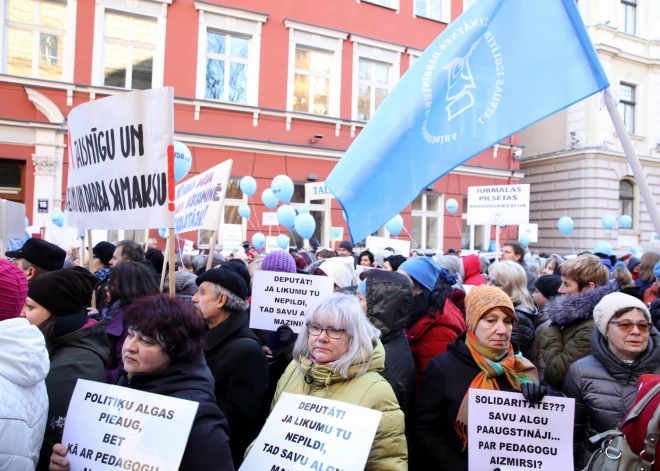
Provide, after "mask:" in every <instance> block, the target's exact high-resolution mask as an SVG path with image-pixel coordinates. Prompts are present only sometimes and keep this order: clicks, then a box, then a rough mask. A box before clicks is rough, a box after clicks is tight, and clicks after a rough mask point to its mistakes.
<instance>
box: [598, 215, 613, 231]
mask: <svg viewBox="0 0 660 471" xmlns="http://www.w3.org/2000/svg"><path fill="white" fill-rule="evenodd" d="M600 222H601V224H602V225H603V227H604V228H605V229H612V228H613V227H614V226H616V218H615V217H614V216H612V215H611V214H606V215H605V216H603V218H602V219H601V220H600Z"/></svg>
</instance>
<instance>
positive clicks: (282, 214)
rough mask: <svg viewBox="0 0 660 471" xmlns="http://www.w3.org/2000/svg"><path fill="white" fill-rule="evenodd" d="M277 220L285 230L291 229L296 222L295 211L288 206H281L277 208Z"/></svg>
mask: <svg viewBox="0 0 660 471" xmlns="http://www.w3.org/2000/svg"><path fill="white" fill-rule="evenodd" d="M277 220H278V221H279V223H280V224H282V225H283V226H284V227H286V228H287V229H291V228H292V227H293V224H294V223H295V222H296V210H295V209H293V208H292V207H291V206H289V205H288V204H283V205H282V206H280V207H279V208H277Z"/></svg>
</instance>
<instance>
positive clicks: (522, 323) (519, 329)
mask: <svg viewBox="0 0 660 471" xmlns="http://www.w3.org/2000/svg"><path fill="white" fill-rule="evenodd" d="M538 314H539V312H538V310H537V309H536V306H534V308H533V309H532V308H529V307H525V306H520V305H518V306H516V317H517V318H518V321H517V322H516V326H515V328H514V330H513V332H512V333H511V341H512V342H514V343H516V344H517V345H518V347H519V348H520V352H521V353H522V354H523V356H524V357H525V358H529V350H530V347H531V346H532V342H533V341H534V336H535V332H536V324H537V318H538Z"/></svg>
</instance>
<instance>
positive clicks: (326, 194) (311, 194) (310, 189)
mask: <svg viewBox="0 0 660 471" xmlns="http://www.w3.org/2000/svg"><path fill="white" fill-rule="evenodd" d="M333 198H334V196H332V193H330V190H329V189H328V188H327V187H326V186H325V182H313V183H305V201H307V202H309V201H313V200H330V199H333Z"/></svg>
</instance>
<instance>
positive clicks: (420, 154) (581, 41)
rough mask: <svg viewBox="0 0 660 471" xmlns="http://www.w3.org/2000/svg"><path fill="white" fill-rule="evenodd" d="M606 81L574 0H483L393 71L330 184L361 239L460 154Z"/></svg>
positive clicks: (486, 145) (504, 135)
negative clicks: (399, 71) (395, 76)
mask: <svg viewBox="0 0 660 471" xmlns="http://www.w3.org/2000/svg"><path fill="white" fill-rule="evenodd" d="M608 86H609V82H608V80H607V77H606V76H605V72H604V71H603V68H602V66H601V64H600V60H599V59H598V56H597V55H596V52H595V50H594V47H593V45H592V43H591V40H590V39H589V35H588V34H587V30H586V28H585V26H584V23H583V22H582V18H581V17H580V14H579V12H578V9H577V6H576V5H575V0H542V1H539V0H479V1H478V2H476V3H475V4H474V5H473V6H472V7H471V8H470V9H469V10H468V11H467V12H465V13H464V14H463V15H461V16H460V17H459V18H458V19H457V20H456V21H454V22H453V23H451V24H450V25H449V26H448V27H447V29H446V30H445V31H444V32H443V33H442V34H441V35H440V36H439V37H438V38H437V39H436V40H435V41H434V42H433V43H432V44H431V45H430V46H429V47H428V48H427V49H426V51H425V52H424V53H423V54H422V55H421V57H420V58H419V59H417V61H416V62H415V64H414V65H413V67H411V69H410V70H409V71H408V72H406V74H405V75H404V76H403V77H402V78H401V79H400V80H399V82H398V83H397V85H396V86H395V87H394V89H393V90H392V91H391V92H390V94H389V96H388V97H387V98H386V99H385V101H384V102H383V103H382V104H381V106H380V107H379V108H378V111H377V112H376V113H375V114H374V116H373V117H372V118H371V119H370V120H369V123H368V124H367V126H366V127H365V128H364V129H363V130H362V132H361V133H360V134H359V136H358V137H357V139H355V141H354V142H353V144H352V145H351V146H350V147H349V149H348V150H347V151H346V154H345V155H344V156H343V157H342V159H341V160H340V161H339V162H338V163H337V165H336V167H335V168H334V170H333V171H332V172H331V174H330V176H329V177H328V178H327V179H326V182H325V183H326V186H327V187H328V189H329V190H330V191H331V193H332V194H333V195H334V196H335V198H337V200H338V201H339V203H340V204H341V205H342V207H343V208H344V211H345V212H346V218H347V221H348V228H349V230H350V233H351V238H352V239H353V241H354V242H356V241H360V240H362V239H364V238H366V237H367V236H369V235H370V234H371V233H372V232H374V231H376V230H378V228H380V227H381V226H383V225H384V224H386V223H387V222H388V221H389V220H390V219H391V218H392V217H394V216H395V215H397V214H398V213H399V212H400V211H402V210H403V209H404V208H405V207H406V206H407V205H408V204H409V203H410V202H411V201H412V200H414V199H415V198H416V197H417V196H418V195H419V194H420V192H422V191H423V190H424V189H425V188H426V187H428V186H429V185H430V184H431V183H433V182H434V181H436V180H437V179H439V178H441V177H442V176H443V175H445V174H447V173H449V172H450V171H451V170H452V169H454V168H456V167H457V166H458V165H460V164H461V163H463V162H465V161H466V160H469V159H470V158H472V157H474V156H475V155H477V154H479V153H480V152H482V151H484V150H486V149H488V148H489V147H490V146H492V145H493V144H496V143H498V142H500V141H502V140H503V139H506V138H507V137H509V136H510V135H512V134H515V133H517V132H518V131H520V130H521V129H524V128H525V127H527V126H529V125H531V124H533V123H535V122H536V121H539V120H541V119H543V118H545V117H547V116H549V115H551V114H553V113H555V112H557V111H559V110H562V109H564V108H566V107H568V106H570V105H572V104H574V103H576V102H579V101H581V100H584V99H585V98H587V97H589V96H590V95H593V94H594V93H597V92H599V91H601V90H603V89H605V88H607V87H608Z"/></svg>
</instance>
